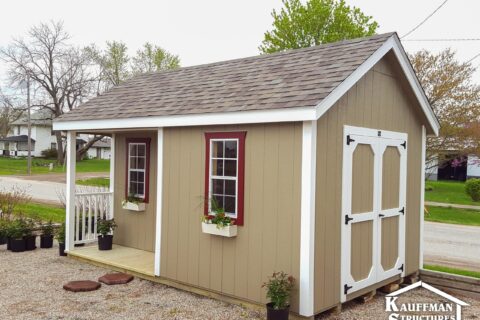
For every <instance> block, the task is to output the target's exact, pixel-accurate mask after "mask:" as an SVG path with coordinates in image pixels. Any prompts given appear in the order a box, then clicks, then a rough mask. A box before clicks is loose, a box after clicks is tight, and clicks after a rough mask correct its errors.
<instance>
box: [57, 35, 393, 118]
mask: <svg viewBox="0 0 480 320" xmlns="http://www.w3.org/2000/svg"><path fill="white" fill-rule="evenodd" d="M392 35H394V33H387V34H381V35H375V36H372V37H368V38H359V39H353V40H346V41H341V42H336V43H330V44H326V45H320V46H316V47H310V48H304V49H297V50H289V51H285V52H280V53H275V54H269V55H260V56H255V57H249V58H243V59H236V60H229V61H223V62H217V63H211V64H205V65H199V66H193V67H185V68H179V69H176V70H171V71H164V72H158V73H147V74H143V75H140V76H137V77H134V78H132V79H130V80H127V81H125V82H124V83H122V84H121V85H119V86H116V87H114V88H112V89H111V90H109V91H108V92H106V93H104V94H103V95H101V96H98V97H95V98H93V99H91V100H89V101H88V102H86V103H84V104H83V105H81V106H79V107H78V108H76V109H75V110H73V111H70V112H68V113H66V114H64V115H62V116H61V117H59V118H57V120H56V121H76V120H99V119H117V118H133V117H152V116H168V115H184V114H203V113H213V112H232V111H248V110H268V109H282V108H297V107H313V106H315V105H317V104H318V103H320V102H321V101H322V99H324V98H325V97H326V96H328V94H329V93H330V92H332V90H333V89H334V88H335V87H337V86H338V85H339V84H340V83H341V82H342V81H343V80H345V78H347V77H348V76H349V75H350V74H351V73H352V72H353V71H355V70H356V69H357V68H358V67H359V66H360V65H361V64H362V63H363V62H364V61H365V60H366V59H368V57H370V55H372V54H373V53H374V52H375V51H376V50H377V49H378V48H379V47H380V46H381V45H382V44H383V43H384V42H385V41H386V40H387V39H388V38H389V37H391V36H392Z"/></svg>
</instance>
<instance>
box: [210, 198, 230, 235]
mask: <svg viewBox="0 0 480 320" xmlns="http://www.w3.org/2000/svg"><path fill="white" fill-rule="evenodd" d="M202 221H203V222H204V223H208V224H210V223H211V224H216V225H217V228H219V229H221V228H224V227H228V226H232V225H234V224H235V220H233V219H232V218H230V217H229V216H227V215H226V214H225V209H224V208H223V207H222V206H220V205H219V203H218V201H217V199H215V198H212V199H210V215H207V216H203V220H202Z"/></svg>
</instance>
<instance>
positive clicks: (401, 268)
mask: <svg viewBox="0 0 480 320" xmlns="http://www.w3.org/2000/svg"><path fill="white" fill-rule="evenodd" d="M398 270H400V271H402V272H403V263H402V265H401V266H400V268H398Z"/></svg>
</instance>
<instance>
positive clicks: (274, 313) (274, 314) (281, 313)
mask: <svg viewBox="0 0 480 320" xmlns="http://www.w3.org/2000/svg"><path fill="white" fill-rule="evenodd" d="M289 312H290V306H287V307H286V308H285V309H279V310H275V309H273V303H272V302H270V303H267V320H288V313H289Z"/></svg>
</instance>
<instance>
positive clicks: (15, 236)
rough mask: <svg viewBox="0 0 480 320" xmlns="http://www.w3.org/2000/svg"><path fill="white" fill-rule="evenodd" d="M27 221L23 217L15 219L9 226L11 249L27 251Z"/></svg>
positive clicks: (13, 250)
mask: <svg viewBox="0 0 480 320" xmlns="http://www.w3.org/2000/svg"><path fill="white" fill-rule="evenodd" d="M25 229H26V226H25V222H24V221H23V220H21V219H18V220H14V221H12V222H11V223H10V226H9V228H8V237H9V238H10V250H11V251H12V252H23V251H25V247H26V243H25V231H26V230H25Z"/></svg>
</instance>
